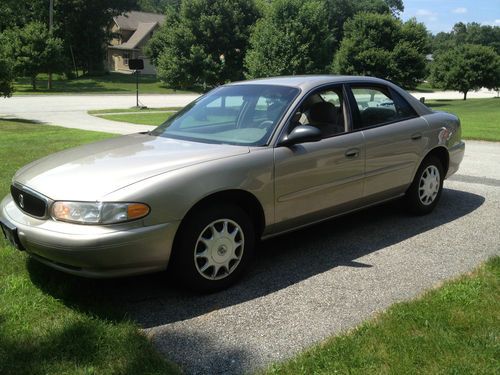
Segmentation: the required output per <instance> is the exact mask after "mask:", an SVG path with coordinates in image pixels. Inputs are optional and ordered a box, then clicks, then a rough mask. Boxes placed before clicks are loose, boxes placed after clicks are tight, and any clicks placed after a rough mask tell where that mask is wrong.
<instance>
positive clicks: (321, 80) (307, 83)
mask: <svg viewBox="0 0 500 375" xmlns="http://www.w3.org/2000/svg"><path fill="white" fill-rule="evenodd" d="M345 82H362V83H378V84H385V85H387V84H388V83H390V82H388V81H386V80H383V79H380V78H374V77H364V76H338V75H300V76H283V77H270V78H261V79H253V80H249V81H240V82H233V83H230V84H228V85H229V86H234V85H277V86H289V87H296V88H300V89H302V90H306V91H307V90H309V89H312V88H314V87H317V86H322V85H325V84H329V83H332V84H335V83H345Z"/></svg>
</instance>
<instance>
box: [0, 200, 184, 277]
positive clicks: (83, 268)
mask: <svg viewBox="0 0 500 375" xmlns="http://www.w3.org/2000/svg"><path fill="white" fill-rule="evenodd" d="M0 220H1V221H2V222H4V223H6V224H10V225H11V226H15V227H16V228H17V231H18V237H19V241H20V242H21V244H22V246H23V247H24V249H25V250H26V252H27V253H29V254H30V255H32V256H33V258H35V259H37V260H39V261H40V262H42V263H45V264H47V265H49V266H50V267H53V268H56V269H58V270H61V271H64V272H67V273H71V274H75V275H79V276H84V277H93V278H103V277H117V276H126V275H136V274H142V273H149V272H155V271H160V270H164V269H166V267H167V265H168V261H169V258H170V253H171V249H172V245H173V241H174V236H175V233H176V231H177V228H178V227H179V224H180V222H177V221H176V222H170V223H165V224H158V225H152V226H143V222H142V221H140V220H139V221H135V222H130V223H125V224H119V225H102V226H94V225H80V224H71V223H64V222H58V221H54V220H52V219H49V220H39V219H36V218H34V217H31V216H29V215H26V214H25V213H24V212H22V211H21V210H20V209H19V208H18V207H17V205H16V204H15V202H14V201H13V199H12V197H11V195H8V196H6V197H5V198H4V199H3V201H2V202H1V203H0Z"/></svg>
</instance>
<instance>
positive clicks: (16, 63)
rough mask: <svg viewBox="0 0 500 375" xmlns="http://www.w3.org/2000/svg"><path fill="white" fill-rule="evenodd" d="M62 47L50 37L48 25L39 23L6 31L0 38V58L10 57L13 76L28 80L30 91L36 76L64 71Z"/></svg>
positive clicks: (54, 38)
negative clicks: (29, 80)
mask: <svg viewBox="0 0 500 375" xmlns="http://www.w3.org/2000/svg"><path fill="white" fill-rule="evenodd" d="M62 45H63V43H62V40H61V39H59V38H56V37H54V36H51V35H50V33H49V30H48V28H47V26H46V25H44V24H43V23H40V22H31V23H28V24H26V25H25V26H24V27H22V28H18V27H15V28H13V29H8V30H5V31H4V32H3V33H2V34H1V35H0V48H1V53H0V55H1V56H6V57H8V58H9V60H10V61H11V63H12V70H13V72H14V74H16V76H23V77H30V78H31V85H32V86H33V89H36V77H37V75H38V74H39V73H43V72H48V71H49V70H50V71H52V72H58V71H61V70H62V69H63V68H64V65H65V58H64V55H63V48H62Z"/></svg>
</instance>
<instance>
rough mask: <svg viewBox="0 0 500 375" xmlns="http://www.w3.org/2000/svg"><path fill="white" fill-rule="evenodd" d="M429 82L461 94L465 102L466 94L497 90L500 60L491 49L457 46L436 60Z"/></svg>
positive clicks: (477, 46) (472, 45) (499, 82)
mask: <svg viewBox="0 0 500 375" xmlns="http://www.w3.org/2000/svg"><path fill="white" fill-rule="evenodd" d="M431 81H432V82H433V83H434V84H435V85H436V86H438V87H440V88H443V89H445V90H457V91H459V92H461V93H463V94H464V100H466V99H467V93H468V92H469V91H472V90H479V89H480V88H482V87H486V88H488V89H496V88H498V87H499V86H500V56H499V55H498V54H497V53H496V52H495V50H494V49H493V48H492V47H485V46H480V45H474V44H465V45H462V46H457V47H455V48H453V49H450V50H448V51H447V52H443V53H441V54H439V55H438V56H437V57H436V59H435V60H434V63H433V64H432V68H431Z"/></svg>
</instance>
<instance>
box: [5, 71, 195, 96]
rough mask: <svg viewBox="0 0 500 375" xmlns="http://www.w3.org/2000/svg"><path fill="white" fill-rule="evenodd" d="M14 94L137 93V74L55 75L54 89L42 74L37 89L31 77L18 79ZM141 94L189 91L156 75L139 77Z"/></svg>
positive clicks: (39, 76)
mask: <svg viewBox="0 0 500 375" xmlns="http://www.w3.org/2000/svg"><path fill="white" fill-rule="evenodd" d="M14 88H15V91H14V95H26V94H135V90H136V88H135V76H134V75H129V74H120V73H109V74H105V75H102V76H94V77H89V76H83V77H79V78H76V79H72V80H66V79H64V78H63V77H60V76H58V75H54V78H53V87H52V90H48V89H47V75H45V74H40V75H38V79H37V90H33V88H32V87H31V81H30V79H29V78H21V79H18V80H17V81H16V82H15V84H14ZM139 93H140V94H173V93H178V94H181V93H187V91H176V90H172V89H170V88H168V87H165V86H164V85H163V83H161V82H160V81H159V80H158V79H157V78H156V77H155V76H152V75H141V76H140V77H139Z"/></svg>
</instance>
